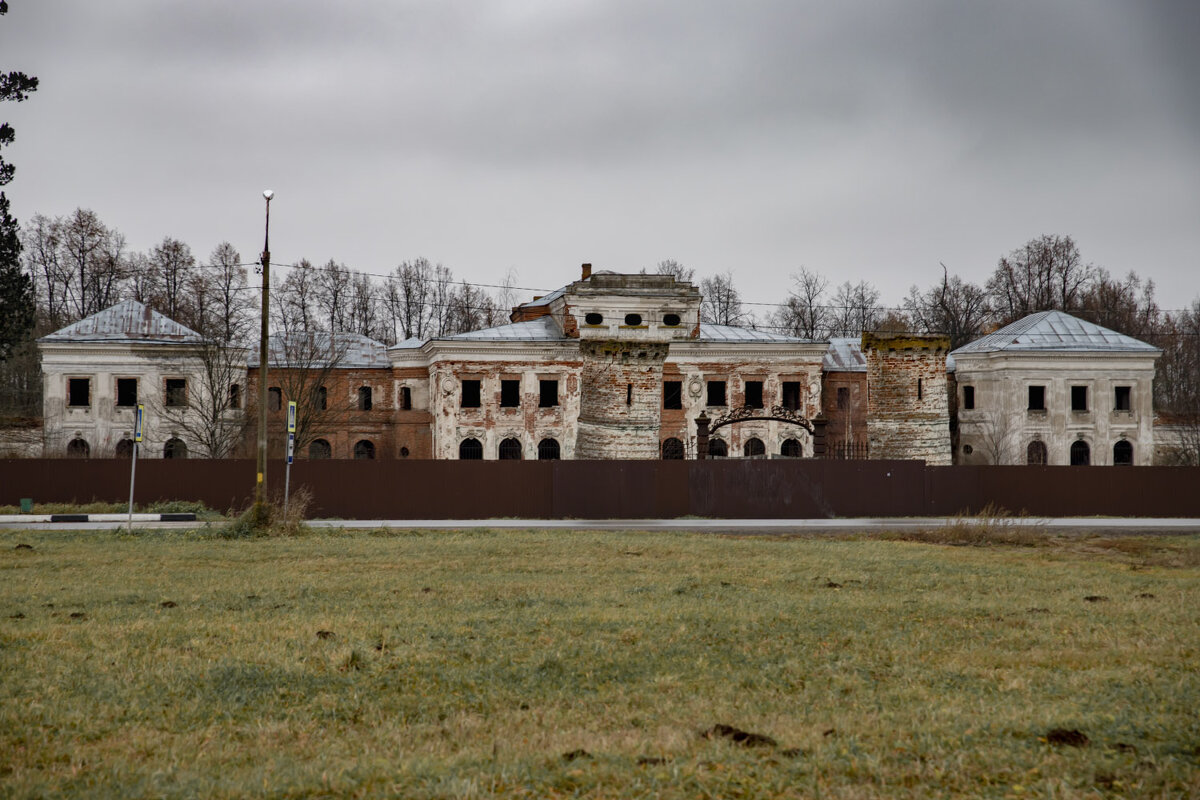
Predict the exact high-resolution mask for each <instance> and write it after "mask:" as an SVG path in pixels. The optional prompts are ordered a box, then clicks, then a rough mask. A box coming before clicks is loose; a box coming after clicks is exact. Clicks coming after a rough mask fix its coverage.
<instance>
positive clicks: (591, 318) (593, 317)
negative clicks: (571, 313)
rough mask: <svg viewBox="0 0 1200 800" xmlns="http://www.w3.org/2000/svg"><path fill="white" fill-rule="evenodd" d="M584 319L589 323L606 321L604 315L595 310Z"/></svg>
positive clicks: (596, 323) (594, 323) (597, 323)
mask: <svg viewBox="0 0 1200 800" xmlns="http://www.w3.org/2000/svg"><path fill="white" fill-rule="evenodd" d="M583 321H584V322H586V323H587V324H588V325H599V324H600V323H601V322H604V315H603V314H597V313H596V312H595V311H593V312H592V313H590V314H588V315H587V316H585V317H584V318H583Z"/></svg>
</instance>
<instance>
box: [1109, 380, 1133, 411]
mask: <svg viewBox="0 0 1200 800" xmlns="http://www.w3.org/2000/svg"><path fill="white" fill-rule="evenodd" d="M1113 391H1114V397H1113V408H1114V409H1116V410H1117V411H1129V410H1130V409H1132V408H1133V390H1132V387H1130V386H1117V387H1116V388H1115V389H1114V390H1113Z"/></svg>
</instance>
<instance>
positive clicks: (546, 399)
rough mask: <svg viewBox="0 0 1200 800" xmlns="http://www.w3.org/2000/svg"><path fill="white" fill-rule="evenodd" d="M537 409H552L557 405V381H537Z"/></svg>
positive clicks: (548, 379) (547, 379)
mask: <svg viewBox="0 0 1200 800" xmlns="http://www.w3.org/2000/svg"><path fill="white" fill-rule="evenodd" d="M538 389H539V397H538V408H554V406H556V405H558V380H557V379H550V378H544V379H542V380H540V381H538Z"/></svg>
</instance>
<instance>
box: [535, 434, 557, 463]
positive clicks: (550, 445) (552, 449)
mask: <svg viewBox="0 0 1200 800" xmlns="http://www.w3.org/2000/svg"><path fill="white" fill-rule="evenodd" d="M559 452H560V450H559V447H558V440H557V439H542V440H541V441H540V442H538V461H558V460H559V458H561V456H560V455H559Z"/></svg>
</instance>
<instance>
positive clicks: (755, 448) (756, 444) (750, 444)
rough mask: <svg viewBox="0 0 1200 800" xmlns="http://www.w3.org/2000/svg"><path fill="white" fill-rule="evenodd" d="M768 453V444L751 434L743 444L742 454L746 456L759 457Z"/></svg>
mask: <svg viewBox="0 0 1200 800" xmlns="http://www.w3.org/2000/svg"><path fill="white" fill-rule="evenodd" d="M766 454H767V448H766V445H764V444H763V443H762V439H759V438H758V437H756V436H751V437H750V438H749V439H747V440H746V443H745V444H743V445H742V455H744V456H745V457H746V458H759V457H761V456H765V455H766Z"/></svg>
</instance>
